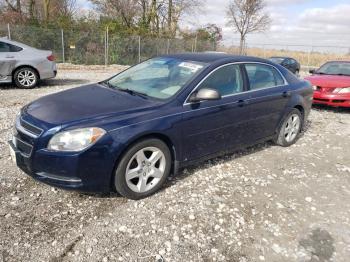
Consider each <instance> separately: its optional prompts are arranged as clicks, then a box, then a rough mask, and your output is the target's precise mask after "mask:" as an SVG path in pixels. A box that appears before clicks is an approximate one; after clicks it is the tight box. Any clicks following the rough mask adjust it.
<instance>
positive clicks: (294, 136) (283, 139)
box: [275, 108, 303, 147]
mask: <svg viewBox="0 0 350 262" xmlns="http://www.w3.org/2000/svg"><path fill="white" fill-rule="evenodd" d="M302 123H303V118H302V115H301V113H300V111H299V110H298V109H296V108H294V109H293V110H292V111H291V112H290V113H289V114H288V115H287V116H286V117H285V118H284V120H283V123H282V125H281V126H280V128H279V130H278V133H277V135H276V138H275V142H276V143H277V144H278V145H280V146H284V147H287V146H291V145H293V144H294V143H295V142H296V141H297V140H298V138H299V134H300V131H301V128H302Z"/></svg>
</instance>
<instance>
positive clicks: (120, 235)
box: [0, 67, 350, 262]
mask: <svg viewBox="0 0 350 262" xmlns="http://www.w3.org/2000/svg"><path fill="white" fill-rule="evenodd" d="M117 70H119V67H114V68H109V69H106V70H103V68H100V67H97V68H94V69H92V68H88V67H82V68H75V67H72V68H70V69H69V70H60V72H59V75H58V77H57V79H54V80H50V81H46V82H45V83H43V84H42V86H41V87H40V88H37V89H34V90H17V89H14V88H11V87H9V86H1V87H0V167H1V168H0V261H162V260H163V259H164V261H239V262H248V261H276V262H279V261H313V262H315V261H321V262H324V261H349V257H350V201H349V200H350V111H349V110H337V109H326V108H316V109H313V110H312V113H311V116H310V121H309V124H308V127H307V131H306V132H305V134H304V135H303V136H302V137H301V139H300V140H299V141H298V143H297V144H296V145H294V146H292V147H290V148H281V147H278V146H274V145H273V144H271V143H265V144H262V145H258V146H256V147H254V148H250V149H247V150H244V151H240V152H238V153H236V154H233V155H228V156H225V157H222V158H217V159H214V160H211V161H208V162H205V163H203V164H202V165H201V166H197V167H193V168H190V169H186V170H184V171H183V172H182V173H181V174H180V175H179V176H177V177H176V178H173V179H171V180H169V182H168V183H167V186H166V188H164V190H162V191H161V192H160V193H158V194H157V195H154V196H152V197H150V198H148V199H145V200H142V201H130V200H126V199H124V198H121V197H119V196H117V195H115V194H111V195H108V196H101V195H83V194H79V193H74V192H67V191H63V190H57V189H54V188H51V187H49V186H46V185H44V184H40V183H38V182H35V181H34V180H33V179H31V178H29V177H27V176H26V175H25V174H24V173H22V172H21V171H20V170H18V169H17V168H16V167H15V166H14V164H13V163H12V161H11V160H10V156H9V151H8V147H7V139H8V138H9V136H10V133H11V129H12V127H11V126H12V123H13V120H14V117H15V115H16V113H17V112H18V110H19V109H20V107H22V106H23V105H24V104H26V103H28V102H30V101H32V100H33V99H36V98H38V97H41V96H43V95H46V94H50V93H53V92H58V91H60V90H64V89H67V88H72V87H75V86H78V85H82V84H86V83H89V82H96V81H97V80H101V79H104V78H106V77H107V76H109V75H112V74H113V72H115V71H117Z"/></svg>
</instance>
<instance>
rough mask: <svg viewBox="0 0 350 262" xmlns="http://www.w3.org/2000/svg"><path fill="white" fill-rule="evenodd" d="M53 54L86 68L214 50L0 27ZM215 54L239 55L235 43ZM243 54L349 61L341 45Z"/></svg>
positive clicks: (253, 46)
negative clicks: (87, 66)
mask: <svg viewBox="0 0 350 262" xmlns="http://www.w3.org/2000/svg"><path fill="white" fill-rule="evenodd" d="M1 36H8V37H10V38H11V39H12V40H15V41H19V42H22V43H25V44H27V45H30V46H33V47H36V48H39V49H45V50H51V51H53V53H54V55H55V56H56V59H57V61H58V62H66V63H73V64H86V65H109V64H120V65H133V64H136V63H138V62H140V61H144V60H146V59H148V58H150V57H153V56H158V55H163V54H171V53H183V52H202V51H217V43H215V42H214V41H199V40H197V39H196V38H194V39H178V38H176V39H164V38H152V37H140V36H125V37H122V36H120V35H118V34H114V33H109V32H108V30H107V29H106V30H96V29H90V30H85V31H82V30H79V31H77V30H69V31H68V30H62V29H46V28H39V27H32V26H19V25H8V24H0V37H1ZM218 49H219V51H225V52H227V53H231V54H239V41H236V42H235V41H234V42H233V43H232V44H231V47H223V46H221V47H219V48H218ZM245 54H246V55H250V56H258V57H263V58H269V57H272V56H289V57H293V58H295V59H297V60H298V61H299V62H300V64H301V65H302V66H303V68H305V69H308V68H313V67H319V66H320V65H322V64H323V63H325V62H326V61H329V60H350V48H349V47H345V46H318V45H313V46H311V45H295V44H293V43H289V44H279V43H274V44H261V43H254V42H253V41H250V42H249V43H248V44H247V46H246V47H245Z"/></svg>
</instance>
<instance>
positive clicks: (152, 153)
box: [114, 139, 171, 200]
mask: <svg viewBox="0 0 350 262" xmlns="http://www.w3.org/2000/svg"><path fill="white" fill-rule="evenodd" d="M170 169H171V153H170V150H169V148H168V146H167V145H166V144H165V143H164V142H163V141H161V140H159V139H146V140H142V141H140V142H138V143H136V144H134V145H133V146H131V147H130V148H129V149H128V150H127V152H126V153H125V154H124V156H123V157H122V159H121V161H120V163H119V165H118V167H117V169H116V171H115V179H114V185H115V188H116V190H117V191H118V193H120V194H121V195H122V196H124V197H126V198H130V199H134V200H138V199H141V198H145V197H148V196H150V195H152V194H154V193H155V192H157V191H158V190H159V189H160V188H161V187H162V186H163V184H164V183H165V181H166V179H167V177H168V176H169V174H170Z"/></svg>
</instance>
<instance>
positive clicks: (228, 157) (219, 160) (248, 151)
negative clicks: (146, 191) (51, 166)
mask: <svg viewBox="0 0 350 262" xmlns="http://www.w3.org/2000/svg"><path fill="white" fill-rule="evenodd" d="M311 124H312V123H311V121H308V122H307V123H306V125H305V126H304V129H303V132H302V133H301V134H300V137H299V139H300V138H302V137H303V136H304V133H305V132H306V131H307V130H308V129H309V128H310V126H311ZM271 147H278V145H276V144H275V143H274V142H273V141H267V142H263V143H260V144H256V145H254V146H250V147H247V148H242V149H240V150H235V151H232V152H230V153H227V154H224V155H222V156H218V157H214V158H212V159H208V160H203V161H200V162H198V163H197V164H193V165H189V166H187V167H185V168H181V169H180V170H179V171H178V173H177V174H175V175H174V174H171V175H170V176H169V178H168V181H167V183H165V184H164V186H163V187H162V188H161V189H160V190H159V191H158V192H162V191H164V190H165V189H167V188H170V187H172V186H174V185H175V184H177V183H179V182H181V181H182V180H184V179H186V178H188V177H190V176H192V175H194V173H195V172H196V171H200V170H205V169H208V168H215V166H217V165H222V164H225V163H227V162H231V161H233V160H235V159H239V158H241V157H245V156H249V155H253V154H255V153H258V152H260V151H263V150H266V149H268V148H271ZM79 194H80V195H83V196H92V197H95V198H102V199H103V198H107V199H108V198H123V196H121V195H120V194H118V193H117V192H110V193H103V194H100V193H79Z"/></svg>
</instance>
